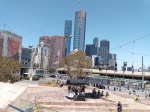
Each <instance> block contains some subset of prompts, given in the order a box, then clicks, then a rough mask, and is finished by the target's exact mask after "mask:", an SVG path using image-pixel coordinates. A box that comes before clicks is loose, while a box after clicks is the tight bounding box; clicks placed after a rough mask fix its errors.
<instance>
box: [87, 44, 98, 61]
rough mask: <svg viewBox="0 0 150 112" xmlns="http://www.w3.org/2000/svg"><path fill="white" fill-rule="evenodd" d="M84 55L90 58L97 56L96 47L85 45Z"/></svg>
mask: <svg viewBox="0 0 150 112" xmlns="http://www.w3.org/2000/svg"><path fill="white" fill-rule="evenodd" d="M85 53H86V55H87V56H89V57H91V58H92V55H96V54H97V47H96V46H95V45H86V49H85Z"/></svg>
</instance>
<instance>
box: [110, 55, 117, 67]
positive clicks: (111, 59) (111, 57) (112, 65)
mask: <svg viewBox="0 0 150 112" xmlns="http://www.w3.org/2000/svg"><path fill="white" fill-rule="evenodd" d="M115 62H116V54H112V53H110V54H109V66H110V67H115Z"/></svg>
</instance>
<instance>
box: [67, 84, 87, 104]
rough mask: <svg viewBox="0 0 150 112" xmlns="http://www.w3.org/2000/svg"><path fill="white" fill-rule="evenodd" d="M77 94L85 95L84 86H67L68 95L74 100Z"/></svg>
mask: <svg viewBox="0 0 150 112" xmlns="http://www.w3.org/2000/svg"><path fill="white" fill-rule="evenodd" d="M79 95H82V96H84V95H85V86H84V85H80V86H71V85H69V86H68V96H70V97H71V98H73V99H74V101H77V98H78V96H79Z"/></svg>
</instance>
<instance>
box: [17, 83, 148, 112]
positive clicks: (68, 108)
mask: <svg viewBox="0 0 150 112" xmlns="http://www.w3.org/2000/svg"><path fill="white" fill-rule="evenodd" d="M19 83H20V84H23V85H27V86H28V94H27V100H28V101H30V102H34V101H36V102H38V104H39V105H40V106H41V111H42V110H43V112H48V111H46V110H45V109H48V110H49V111H50V110H51V111H52V112H54V111H57V112H100V111H101V112H117V103H118V101H121V103H122V105H123V112H150V100H145V98H144V97H143V95H141V96H140V98H139V100H138V101H135V100H134V95H129V94H128V93H127V92H119V91H113V86H112V87H110V90H107V88H106V89H104V90H103V91H104V94H105V93H106V92H108V93H109V97H108V98H105V97H103V98H86V101H73V100H71V99H68V98H67V97H66V96H67V95H68V87H67V86H63V87H52V86H41V85H38V84H36V83H38V81H37V82H33V81H25V82H24V83H23V82H19ZM92 89H93V87H92V86H87V87H86V89H85V92H86V93H91V92H92ZM97 90H98V89H97ZM100 91H102V89H101V90H100ZM124 91H126V90H124Z"/></svg>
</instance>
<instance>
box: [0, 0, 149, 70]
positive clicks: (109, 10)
mask: <svg viewBox="0 0 150 112" xmlns="http://www.w3.org/2000/svg"><path fill="white" fill-rule="evenodd" d="M78 1H79V0H0V4H1V6H0V29H2V30H11V31H12V32H14V33H16V34H18V35H20V36H22V37H23V41H22V44H23V46H29V45H33V46H36V45H37V43H38V40H39V37H40V36H43V35H48V36H53V35H63V34H64V22H65V20H72V21H73V26H74V14H75V11H77V10H81V9H84V10H86V12H87V23H86V37H85V38H86V39H85V40H86V44H92V42H93V38H94V37H98V38H99V40H102V39H107V40H109V41H110V53H116V54H117V62H118V66H119V69H120V67H121V66H122V65H123V61H127V62H128V66H131V65H132V63H133V64H134V66H135V68H138V67H140V66H141V65H142V63H141V60H142V55H139V54H143V57H144V65H145V67H147V66H150V50H149V47H150V44H149V42H150V35H149V36H146V37H145V38H142V39H140V40H138V41H135V42H132V41H133V40H136V39H138V38H141V37H143V36H145V35H147V34H150V0H80V3H79V2H78ZM4 24H5V26H4ZM73 34H74V32H73V31H72V35H73ZM72 42H73V39H72ZM128 42H131V43H130V44H127V45H125V46H122V45H124V44H126V43H128ZM72 46H73V44H72ZM118 46H121V47H118ZM116 47H117V49H113V48H116ZM71 48H72V47H71ZM129 52H130V53H129ZM132 52H133V53H132ZM136 53H138V54H136ZM145 55H148V56H145Z"/></svg>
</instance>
